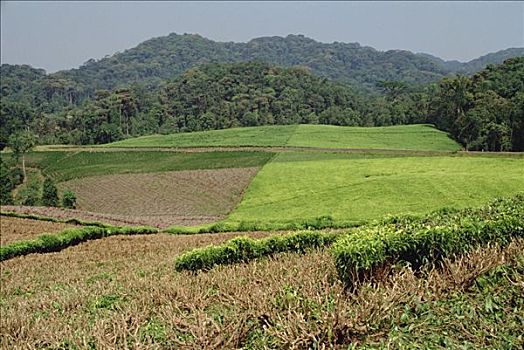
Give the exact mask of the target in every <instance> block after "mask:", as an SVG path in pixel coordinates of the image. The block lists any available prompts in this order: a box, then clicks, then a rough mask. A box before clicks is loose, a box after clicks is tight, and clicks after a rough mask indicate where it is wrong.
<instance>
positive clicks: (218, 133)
mask: <svg viewBox="0 0 524 350" xmlns="http://www.w3.org/2000/svg"><path fill="white" fill-rule="evenodd" d="M213 146H261V147H263V146H274V147H277V146H281V147H282V146H294V147H319V148H357V149H359V148H360V149H404V150H422V151H458V150H460V146H459V145H458V144H457V143H456V142H455V141H453V140H451V139H450V138H449V137H448V136H447V135H446V134H445V133H444V132H442V131H439V130H437V129H435V128H433V127H431V126H428V125H402V126H390V127H373V128H363V127H347V126H330V125H288V126H262V127H252V128H239V129H226V130H212V131H203V132H193V133H180V134H171V135H153V136H144V137H138V138H134V139H129V140H124V141H119V142H114V143H112V144H109V145H108V146H107V147H213Z"/></svg>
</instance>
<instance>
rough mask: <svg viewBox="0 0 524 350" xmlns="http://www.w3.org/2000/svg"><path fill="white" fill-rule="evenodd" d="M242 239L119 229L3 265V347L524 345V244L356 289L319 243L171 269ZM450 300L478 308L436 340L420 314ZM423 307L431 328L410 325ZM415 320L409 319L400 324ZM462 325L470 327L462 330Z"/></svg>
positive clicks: (400, 272) (439, 309) (440, 310)
mask: <svg viewBox="0 0 524 350" xmlns="http://www.w3.org/2000/svg"><path fill="white" fill-rule="evenodd" d="M237 235H238V234H235V233H228V234H220V235H217V234H214V235H213V234H207V235H206V234H203V235H194V236H170V235H165V234H158V235H149V236H147V235H146V236H115V237H109V238H106V239H102V240H96V241H91V242H88V243H85V244H82V245H79V246H75V247H70V248H68V249H65V250H63V251H61V252H58V253H49V254H31V255H27V256H25V257H20V258H14V259H12V260H9V261H5V262H2V263H0V266H1V268H2V275H1V283H2V290H1V294H0V295H1V299H0V300H1V302H0V307H1V311H2V318H1V321H0V322H1V323H0V325H1V327H0V337H1V338H0V345H1V347H2V348H6V349H17V348H24V349H26V348H29V349H32V348H46V347H49V348H72V347H79V348H103V349H120V348H135V349H146V348H157V349H168V348H181V349H203V348H205V349H231V348H240V347H242V348H247V349H249V348H251V349H253V348H259V349H260V348H291V349H303V348H322V347H326V348H327V347H340V348H347V345H348V344H352V345H357V346H358V345H366V344H367V345H372V346H381V345H382V346H385V347H387V348H399V347H400V346H399V345H398V344H400V343H399V339H401V340H402V339H404V338H402V337H400V338H399V336H398V334H397V333H395V330H397V331H399V330H400V333H401V335H402V336H404V337H406V336H407V337H411V338H408V339H407V340H406V341H408V344H410V343H411V344H414V345H413V346H415V345H416V346H417V347H421V345H424V343H423V342H425V341H427V339H431V337H433V339H434V340H435V336H431V335H428V334H429V333H431V334H436V335H437V336H441V337H442V343H440V345H438V344H439V343H438V341H439V339H436V340H435V343H434V344H433V345H435V344H436V345H438V346H433V348H435V347H441V348H446V347H458V346H461V345H467V344H470V345H472V348H500V347H504V346H505V345H507V342H508V341H513V345H514V346H515V348H518V347H519V346H520V345H522V339H521V338H520V340H519V338H518V337H517V336H515V334H517V335H518V334H519V333H520V332H519V330H521V328H519V324H518V318H519V317H520V316H519V315H522V314H521V312H522V305H523V302H522V295H520V301H519V297H518V295H519V294H518V292H519V291H522V288H523V284H522V283H523V279H522V261H523V259H524V256H523V251H524V241H523V240H515V241H514V242H512V243H511V244H510V245H509V246H508V247H506V248H504V249H500V248H498V247H485V248H483V249H479V250H477V251H474V252H472V253H470V254H468V255H467V256H464V257H460V258H458V259H456V260H453V261H452V260H446V261H445V262H444V263H443V264H442V267H440V268H432V269H427V270H423V271H421V272H418V273H414V272H413V271H411V270H410V269H409V268H406V267H404V268H401V267H397V268H395V269H394V270H392V271H390V275H389V276H386V277H384V278H382V279H381V280H379V281H378V282H377V283H375V284H370V283H365V284H362V285H361V286H360V288H359V289H358V290H357V291H355V292H348V291H345V290H344V286H343V285H342V284H341V283H340V282H339V280H338V278H337V276H336V271H335V267H334V265H333V262H332V261H333V259H332V258H331V256H330V253H329V251H326V250H315V251H312V252H310V253H309V254H305V255H303V254H282V255H278V256H275V257H274V258H270V259H262V260H259V261H253V262H250V263H247V264H238V265H233V266H221V267H217V268H215V269H213V270H211V271H209V272H205V273H198V274H191V273H176V272H174V269H173V259H174V257H175V256H177V255H179V254H181V253H182V252H184V251H187V250H188V249H191V248H195V247H200V246H205V245H208V244H218V243H220V242H223V241H224V240H227V239H231V238H233V237H235V236H237ZM249 235H250V236H251V237H264V236H266V235H267V233H251V234H249ZM519 262H520V263H519ZM519 264H520V265H519ZM503 266H510V267H512V269H513V270H512V271H519V270H518V269H520V271H521V272H520V275H518V274H517V275H508V278H503V279H502V280H501V281H502V282H501V284H500V288H498V287H497V284H495V285H494V287H493V288H495V289H497V288H498V289H497V290H492V289H490V288H491V287H489V285H486V283H484V289H481V290H480V291H479V290H478V288H477V287H475V286H476V283H477V282H476V281H477V279H478V278H479V276H483V274H486V273H488V272H490V271H493V270H497V269H499V268H501V267H503ZM519 266H520V267H519ZM519 276H520V277H519ZM519 278H520V279H519ZM488 281H489V279H488ZM509 281H511V282H509ZM512 283H513V284H512ZM501 288H505V290H509V291H517V293H516V294H515V295H516V296H513V297H514V298H516V299H515V300H509V299H508V300H504V299H502V297H500V298H499V299H497V300H495V301H493V302H494V303H495V304H493V305H495V306H493V305H492V306H491V309H494V308H496V310H497V312H498V313H499V316H497V317H499V318H498V323H497V321H496V320H497V319H495V325H494V324H492V323H491V322H492V321H491V319H490V318H489V317H484V312H486V311H485V298H486V297H489V295H490V293H502V292H503V291H504V289H501ZM499 289H500V290H499ZM484 290H485V291H484ZM483 291H484V292H483ZM485 293H487V294H485ZM502 295H505V294H504V293H502V294H500V296H502ZM455 298H462V299H463V300H465V301H473V302H475V303H477V302H480V304H479V305H480V306H478V305H477V304H472V305H471V307H472V308H473V309H474V310H476V311H475V312H468V313H467V314H465V315H463V317H455V318H452V317H450V318H449V323H448V324H446V326H445V327H446V330H447V334H446V335H442V334H440V335H439V332H441V331H442V327H443V326H442V325H438V324H435V323H432V322H434V320H433V321H431V320H429V321H428V320H427V318H428V317H429V316H432V315H434V316H435V315H436V317H437V319H438V316H439V315H443V316H445V315H447V314H446V312H449V314H450V315H451V316H453V315H454V314H453V312H455V313H456V311H453V309H450V308H447V305H461V303H460V300H458V301H457V300H456V299H455ZM448 301H452V303H448ZM441 303H444V304H441ZM442 305H444V306H446V307H444V306H442ZM424 307H425V309H424ZM419 309H421V310H422V311H420V317H421V318H422V317H424V320H425V322H426V323H417V321H416V320H417V318H416V316H417V314H416V312H415V310H419ZM450 310H451V311H453V312H450ZM406 313H408V316H405V314H406ZM435 313H436V314H435ZM412 315H415V316H413V321H412V323H408V324H406V320H408V321H409V320H410V319H411V318H410V317H412ZM468 322H470V323H468ZM409 325H412V327H410V328H409V330H407V329H408V326H409ZM461 325H462V327H466V328H467V329H469V330H470V332H469V333H464V331H463V329H462V328H461V327H460V326H461ZM470 326H474V327H472V328H470ZM520 326H521V324H520ZM404 328H405V329H406V331H405V333H402V332H403V330H404ZM428 332H429V333H428ZM490 332H497V333H490ZM490 334H498V335H499V336H492V335H490ZM513 336H515V337H514V338H512V337H513ZM404 340H405V339H404ZM344 345H345V346H344ZM430 345H431V344H430ZM430 347H431V346H430ZM506 348H509V347H507V346H506Z"/></svg>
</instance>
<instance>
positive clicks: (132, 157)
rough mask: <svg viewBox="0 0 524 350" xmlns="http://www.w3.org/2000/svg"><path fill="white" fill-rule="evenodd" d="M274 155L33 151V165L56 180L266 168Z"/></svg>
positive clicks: (31, 155)
mask: <svg viewBox="0 0 524 350" xmlns="http://www.w3.org/2000/svg"><path fill="white" fill-rule="evenodd" d="M272 156H273V153H266V152H202V153H178V152H161V151H158V152H150V151H145V152H140V151H128V152H120V151H119V152H60V151H52V152H48V151H46V152H32V153H30V154H28V156H27V160H28V165H29V166H34V167H38V168H40V169H41V170H42V172H43V174H44V175H48V176H52V177H53V178H54V179H55V181H57V182H61V181H67V180H71V179H75V178H81V177H87V176H94V175H108V174H126V173H151V172H161V171H175V170H198V169H223V168H247V167H257V166H262V165H264V164H265V163H266V162H267V161H268V160H269V159H270V158H271V157H272Z"/></svg>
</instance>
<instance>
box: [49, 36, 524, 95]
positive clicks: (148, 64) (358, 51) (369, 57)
mask: <svg viewBox="0 0 524 350" xmlns="http://www.w3.org/2000/svg"><path fill="white" fill-rule="evenodd" d="M520 55H524V49H522V48H519V49H514V50H513V51H508V50H506V51H505V52H504V53H502V54H499V53H494V54H492V55H487V56H483V57H482V58H479V59H478V61H475V60H474V61H472V62H471V63H453V62H450V63H448V62H446V61H443V60H438V59H437V60H435V58H434V57H433V59H431V58H428V57H427V56H424V55H417V54H414V53H412V52H410V51H406V50H389V51H378V50H376V49H374V48H372V47H368V46H361V45H360V44H359V43H341V42H334V43H322V42H318V41H315V40H313V39H310V38H307V37H304V36H303V35H288V36H286V37H279V36H273V37H261V38H256V39H253V40H251V41H249V42H247V43H234V42H216V41H213V40H209V39H207V38H204V37H202V36H200V35H193V34H184V35H178V34H175V33H171V34H169V35H168V36H164V37H158V38H153V39H150V40H147V41H145V42H143V43H141V44H139V45H138V46H136V47H134V48H131V49H129V50H126V51H124V52H122V53H116V54H115V55H113V56H110V57H107V58H103V59H100V60H98V61H97V60H94V59H91V60H89V61H87V62H86V63H85V64H84V65H83V66H81V67H79V68H78V69H72V70H68V71H62V72H58V73H56V74H55V75H56V76H58V77H63V78H68V79H71V80H74V81H77V82H85V83H86V84H87V85H88V86H89V87H91V88H104V89H111V88H115V87H117V86H119V85H128V84H130V83H133V82H140V81H143V80H144V79H145V80H146V81H148V82H149V83H151V84H155V83H158V81H159V80H166V79H171V78H173V77H174V76H175V75H177V74H180V73H181V72H183V71H184V70H186V69H188V68H190V67H193V66H196V65H199V64H203V63H231V62H242V61H262V62H266V63H271V64H278V65H283V66H295V65H302V66H306V67H309V68H310V69H311V70H312V71H313V72H315V73H317V74H319V75H322V76H325V77H328V78H331V79H337V80H344V81H347V82H351V83H354V84H355V85H357V86H365V87H367V88H371V89H375V88H376V84H377V82H379V81H380V80H402V81H407V82H412V83H427V82H430V81H436V80H438V79H440V78H442V77H443V76H444V75H446V74H449V73H453V72H463V73H473V72H475V71H478V70H480V69H482V68H483V67H484V65H486V64H493V63H501V62H502V61H503V60H504V59H505V58H509V57H515V56H520Z"/></svg>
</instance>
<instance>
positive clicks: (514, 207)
mask: <svg viewBox="0 0 524 350" xmlns="http://www.w3.org/2000/svg"><path fill="white" fill-rule="evenodd" d="M522 236H524V195H517V196H515V197H513V198H510V199H505V200H496V201H493V202H491V203H490V204H488V205H486V206H484V207H481V208H480V209H464V210H461V211H439V212H436V213H433V214H431V215H428V216H426V217H424V218H421V219H418V220H417V219H413V218H407V219H406V220H402V219H400V220H396V221H390V222H389V223H382V224H378V225H375V226H367V227H362V228H358V229H355V230H353V231H351V232H350V233H349V234H347V235H345V236H343V237H342V238H340V239H338V240H337V242H336V243H335V244H334V245H333V256H334V259H335V265H336V267H337V270H338V273H339V275H340V278H341V279H342V280H343V281H344V282H345V283H347V284H348V285H352V284H353V283H354V282H355V281H357V280H359V279H360V278H362V277H363V276H366V275H369V274H372V273H373V271H374V269H377V268H378V269H380V268H381V267H382V266H383V265H385V264H391V263H394V262H397V261H403V262H408V263H410V264H412V266H414V267H418V266H421V265H423V264H426V263H428V262H435V261H439V260H440V259H442V258H444V257H449V256H452V255H456V254H460V253H464V252H467V251H469V250H471V249H474V248H477V247H479V246H481V245H484V244H487V243H498V244H507V243H508V242H509V241H510V240H511V238H512V237H522Z"/></svg>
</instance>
